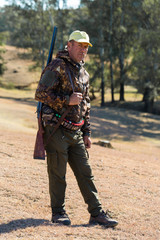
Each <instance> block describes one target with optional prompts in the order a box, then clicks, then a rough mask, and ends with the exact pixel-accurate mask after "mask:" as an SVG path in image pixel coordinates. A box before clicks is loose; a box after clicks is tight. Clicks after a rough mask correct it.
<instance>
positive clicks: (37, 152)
mask: <svg viewBox="0 0 160 240" xmlns="http://www.w3.org/2000/svg"><path fill="white" fill-rule="evenodd" d="M43 133H44V130H43V126H42V118H41V113H40V115H39V118H38V131H37V136H36V141H35V146H34V154H33V158H34V159H42V160H45V149H44V143H43Z"/></svg>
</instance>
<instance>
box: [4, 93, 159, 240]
mask: <svg viewBox="0 0 160 240" xmlns="http://www.w3.org/2000/svg"><path fill="white" fill-rule="evenodd" d="M0 101H1V104H0V111H1V116H0V138H1V150H0V161H1V173H0V178H1V181H0V185H1V198H0V205H1V218H0V232H1V236H0V239H7V240H8V239H25V240H28V239H53V238H54V239H57V240H60V239H69V240H72V239H76V240H77V239H80V240H82V239H105V240H106V239H113V240H115V239H116V240H118V239H122V240H124V239H126V240H128V239H130V240H135V239H137V240H141V239H145V240H146V239H147V240H157V239H159V237H160V235H159V234H160V228H159V225H160V220H159V214H160V210H159V207H158V206H159V204H160V192H159V187H160V180H159V179H160V167H159V161H160V158H159V156H160V144H159V139H158V136H159V135H160V124H159V120H160V117H154V116H152V115H147V116H139V115H137V113H136V112H134V111H133V112H132V111H131V112H128V111H127V110H126V111H125V112H121V110H118V109H114V111H113V109H109V108H106V109H103V110H102V109H98V108H93V110H92V118H91V122H92V126H93V136H94V138H93V139H92V141H93V143H94V142H97V141H98V137H99V138H103V139H110V140H111V144H112V146H113V147H114V148H113V149H107V148H103V147H100V146H97V145H94V144H93V145H92V148H91V149H90V151H89V153H90V162H91V165H92V168H93V173H94V176H95V183H96V186H97V188H98V191H99V197H100V200H101V202H102V205H103V207H104V209H109V210H110V211H111V212H112V214H113V217H115V218H116V219H118V221H119V225H118V227H117V228H116V229H114V230H113V229H105V228H103V227H101V226H94V227H92V226H89V225H88V218H89V214H88V212H87V206H86V205H85V204H84V201H83V199H82V196H81V195H80V192H79V189H78V187H77V184H76V180H75V178H74V176H73V173H72V172H71V170H70V168H69V167H68V172H67V183H68V187H67V192H66V209H67V212H68V214H69V216H70V218H71V221H72V226H71V227H64V226H56V225H53V224H51V222H50V217H51V212H50V206H49V194H48V177H47V171H46V161H40V160H33V159H32V154H33V147H34V141H35V133H36V130H35V128H36V118H35V115H34V111H35V106H32V104H31V103H30V102H28V103H27V102H26V103H25V102H20V101H17V100H14V99H13V100H12V99H4V98H1V99H0ZM116 110H117V111H118V112H116ZM97 115H98V116H99V117H97ZM124 115H125V121H124V117H123V116H124ZM106 116H108V117H106ZM131 117H132V125H134V124H136V126H137V128H138V129H140V128H142V129H143V133H144V134H143V133H142V134H139V130H138V129H137V131H136V127H135V129H132V128H131V126H130V125H129V124H130V121H131ZM134 121H135V122H134ZM31 123H32V126H31V125H30V124H31ZM127 123H128V125H127ZM138 124H139V125H138ZM149 126H150V128H149ZM142 129H141V131H142ZM149 131H150V134H151V133H152V135H147V136H145V132H149ZM126 138H127V139H126Z"/></svg>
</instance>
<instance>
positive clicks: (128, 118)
mask: <svg viewBox="0 0 160 240" xmlns="http://www.w3.org/2000/svg"><path fill="white" fill-rule="evenodd" d="M91 124H92V127H91V129H92V137H95V138H99V137H100V138H107V139H113V138H116V139H121V140H124V141H134V140H136V139H138V137H140V136H141V137H147V138H152V139H157V140H158V139H159V138H160V116H158V115H153V114H147V113H144V112H139V111H133V110H127V109H123V108H121V109H120V108H116V107H115V108H108V107H106V108H97V107H92V108H91Z"/></svg>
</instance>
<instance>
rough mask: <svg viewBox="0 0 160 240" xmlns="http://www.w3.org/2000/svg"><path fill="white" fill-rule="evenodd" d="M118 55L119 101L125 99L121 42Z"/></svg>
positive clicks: (122, 46) (122, 47)
mask: <svg viewBox="0 0 160 240" xmlns="http://www.w3.org/2000/svg"><path fill="white" fill-rule="evenodd" d="M120 51H121V52H120V56H119V65H120V92H119V94H120V99H119V100H120V101H125V99H124V45H123V43H122V44H121V50H120Z"/></svg>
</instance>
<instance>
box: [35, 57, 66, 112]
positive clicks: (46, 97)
mask: <svg viewBox="0 0 160 240" xmlns="http://www.w3.org/2000/svg"><path fill="white" fill-rule="evenodd" d="M63 78H65V70H64V66H63V63H62V61H61V60H60V61H57V60H55V61H53V62H51V64H49V65H48V66H47V67H46V68H45V69H44V71H43V72H42V75H41V78H40V82H39V84H38V87H37V89H36V93H35V99H36V100H37V101H39V102H42V103H44V104H47V105H48V106H50V107H51V108H53V109H55V110H56V111H58V112H61V110H62V109H63V108H64V107H67V105H68V104H69V91H68V92H64V91H63V92H62V91H61V88H62V79H63Z"/></svg>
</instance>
